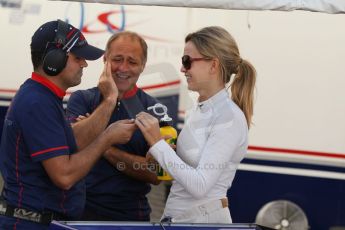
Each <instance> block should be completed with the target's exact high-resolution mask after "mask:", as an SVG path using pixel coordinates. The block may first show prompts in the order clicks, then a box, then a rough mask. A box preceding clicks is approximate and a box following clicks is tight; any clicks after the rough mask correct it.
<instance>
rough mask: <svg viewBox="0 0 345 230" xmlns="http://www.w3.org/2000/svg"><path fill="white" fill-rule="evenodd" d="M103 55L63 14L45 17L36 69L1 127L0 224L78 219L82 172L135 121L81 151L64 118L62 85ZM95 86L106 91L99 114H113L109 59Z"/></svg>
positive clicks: (34, 51)
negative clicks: (61, 17) (1, 181)
mask: <svg viewBox="0 0 345 230" xmlns="http://www.w3.org/2000/svg"><path fill="white" fill-rule="evenodd" d="M102 55H103V50H100V49H98V48H96V47H93V46H91V45H89V44H88V43H87V41H86V40H85V38H84V36H83V34H82V33H81V32H80V31H79V30H78V29H76V28H74V27H73V26H71V25H69V24H67V23H65V22H62V21H60V20H58V21H51V22H47V23H45V24H43V25H42V26H41V27H40V28H39V29H38V30H37V31H36V32H35V33H34V35H33V36H32V40H31V59H32V63H33V68H34V71H33V73H32V76H31V78H29V79H28V80H26V81H25V82H24V83H23V84H22V85H21V87H20V89H19V90H18V92H17V93H16V95H15V97H14V98H13V100H12V103H11V105H10V108H9V109H8V112H7V115H6V118H5V121H4V128H3V133H2V140H1V148H0V169H1V173H2V176H3V179H4V188H3V191H2V194H1V195H2V197H1V198H2V199H1V200H0V229H17V230H18V229H48V226H49V223H50V222H51V220H53V219H64V220H73V219H78V218H79V217H80V215H81V213H82V211H83V208H84V204H85V182H84V180H83V177H84V176H85V175H86V174H87V173H88V172H89V170H90V169H91V168H92V166H93V165H94V164H95V163H96V161H97V160H98V159H99V157H100V156H101V155H102V153H103V152H104V151H105V150H106V149H108V148H109V147H110V146H111V145H113V144H121V143H126V142H127V141H128V140H129V139H130V138H131V136H132V134H133V132H134V130H135V129H136V128H135V125H134V123H133V121H131V120H121V121H118V122H115V123H113V124H111V125H110V126H109V127H108V128H107V129H106V130H105V131H103V132H101V133H100V135H98V136H97V137H96V138H95V140H94V141H93V142H91V144H89V145H88V146H86V147H84V148H83V149H82V150H78V148H77V144H76V140H75V137H74V135H73V131H72V128H71V125H70V123H69V121H68V120H67V119H66V117H65V112H64V109H63V101H62V99H63V97H64V95H65V94H66V90H67V89H68V88H69V87H72V86H76V85H78V84H79V83H80V82H81V77H82V74H83V68H85V67H87V63H86V60H96V59H98V58H100V57H101V56H102ZM98 87H99V90H100V92H101V94H102V96H103V98H104V100H103V101H102V103H101V105H100V109H102V111H101V112H99V113H100V115H104V113H107V112H108V113H111V112H112V110H113V109H114V106H113V105H114V104H115V102H116V100H117V96H118V95H117V94H118V92H117V88H116V85H115V84H114V82H113V80H112V78H111V70H110V64H108V63H106V64H105V67H104V71H103V73H102V74H101V76H100V80H99V86H98ZM95 114H96V115H97V111H95ZM85 131H86V132H87V130H85Z"/></svg>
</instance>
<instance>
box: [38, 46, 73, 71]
mask: <svg viewBox="0 0 345 230" xmlns="http://www.w3.org/2000/svg"><path fill="white" fill-rule="evenodd" d="M67 59H68V55H67V53H66V51H64V50H62V49H53V50H50V51H48V52H47V54H46V55H45V57H44V59H43V70H44V72H45V73H46V74H48V75H49V76H56V75H58V74H59V73H61V71H62V70H63V69H64V68H65V66H66V63H67Z"/></svg>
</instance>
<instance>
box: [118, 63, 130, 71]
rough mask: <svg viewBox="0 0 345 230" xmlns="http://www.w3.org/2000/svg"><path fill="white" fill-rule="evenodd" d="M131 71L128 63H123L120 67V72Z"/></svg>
mask: <svg viewBox="0 0 345 230" xmlns="http://www.w3.org/2000/svg"><path fill="white" fill-rule="evenodd" d="M128 69H129V64H128V62H127V61H123V62H121V64H120V66H119V70H120V71H127V70H128Z"/></svg>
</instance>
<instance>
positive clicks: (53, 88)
mask: <svg viewBox="0 0 345 230" xmlns="http://www.w3.org/2000/svg"><path fill="white" fill-rule="evenodd" d="M31 79H32V80H34V81H36V82H38V83H40V84H42V85H44V86H45V87H47V88H48V89H49V90H50V91H52V92H53V93H54V94H55V95H56V96H58V97H59V98H61V99H63V97H64V96H65V95H66V91H64V90H62V89H60V88H59V87H58V86H57V85H55V84H54V83H53V82H51V81H49V80H48V79H47V78H45V77H43V76H41V75H39V74H38V73H35V72H32V74H31Z"/></svg>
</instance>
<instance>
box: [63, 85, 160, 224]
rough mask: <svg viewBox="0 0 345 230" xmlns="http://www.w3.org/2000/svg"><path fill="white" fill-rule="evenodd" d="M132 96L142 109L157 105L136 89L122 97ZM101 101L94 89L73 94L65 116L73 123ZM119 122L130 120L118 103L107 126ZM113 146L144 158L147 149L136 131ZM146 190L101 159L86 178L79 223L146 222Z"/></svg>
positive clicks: (146, 184)
mask: <svg viewBox="0 0 345 230" xmlns="http://www.w3.org/2000/svg"><path fill="white" fill-rule="evenodd" d="M134 96H136V97H137V98H138V103H141V104H142V106H143V107H144V109H147V107H149V106H152V105H154V104H156V103H157V100H156V99H155V98H153V97H151V96H149V95H148V94H146V93H145V92H144V91H142V90H141V89H138V88H137V87H136V86H135V87H134V88H133V89H132V90H130V91H129V92H126V94H125V95H124V98H125V99H127V98H130V97H134ZM101 101H102V96H101V93H100V91H99V90H98V88H97V87H95V88H91V89H88V90H79V91H76V92H75V93H73V94H72V95H71V97H70V99H69V101H68V105H67V116H68V118H69V119H71V120H72V121H73V120H75V118H77V117H78V116H79V115H85V114H86V113H90V114H91V113H92V112H93V111H94V110H95V109H96V108H97V106H98V105H99V104H100V103H101ZM122 119H130V116H129V114H128V113H127V110H126V109H125V107H124V105H123V103H122V102H121V101H120V103H118V104H117V106H116V108H115V109H114V112H113V114H112V115H111V118H110V121H109V124H110V123H113V122H115V121H118V120H122ZM115 147H117V148H119V149H121V150H124V151H126V152H128V153H131V154H135V155H139V156H144V157H145V155H146V153H147V151H148V149H149V146H148V145H147V142H146V141H145V139H144V137H143V135H142V133H141V132H140V130H139V129H137V130H136V131H135V132H134V134H133V136H132V138H131V140H130V141H129V142H128V143H127V144H122V145H116V146H115ZM150 189H151V187H150V185H149V184H148V183H144V182H142V181H139V180H136V179H134V178H132V177H129V176H127V175H125V174H124V173H122V172H120V171H119V170H117V169H116V168H115V167H114V166H113V165H111V164H110V163H109V162H108V161H107V160H106V159H105V158H101V159H100V160H99V161H98V162H97V163H96V165H95V166H94V167H93V169H92V170H91V171H90V173H89V174H88V176H87V177H86V206H85V213H84V214H86V215H84V218H83V220H113V221H148V220H149V219H150V212H151V208H150V205H149V203H148V200H147V198H146V194H147V193H148V192H149V191H150ZM90 214H91V215H90Z"/></svg>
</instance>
